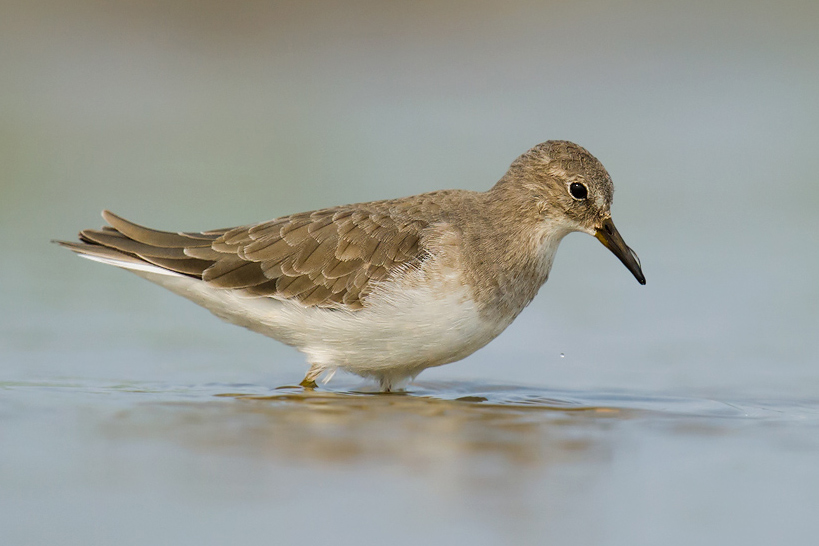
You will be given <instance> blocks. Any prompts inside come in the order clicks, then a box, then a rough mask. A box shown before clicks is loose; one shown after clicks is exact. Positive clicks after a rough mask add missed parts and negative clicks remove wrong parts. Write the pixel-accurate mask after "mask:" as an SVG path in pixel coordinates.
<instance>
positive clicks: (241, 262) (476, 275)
mask: <svg viewBox="0 0 819 546" xmlns="http://www.w3.org/2000/svg"><path fill="white" fill-rule="evenodd" d="M613 192H614V185H613V183H612V180H611V177H610V175H609V173H608V172H607V171H606V169H605V168H604V167H603V165H602V164H601V163H600V161H598V160H597V159H596V158H595V157H594V156H592V155H591V154H590V153H589V152H588V151H587V150H586V149H585V148H582V147H581V146H579V145H577V144H575V143H573V142H569V141H565V140H549V141H546V142H543V143H541V144H538V145H537V146H534V147H533V148H531V149H530V150H528V151H526V152H525V153H524V154H522V155H521V156H520V157H518V158H517V159H516V160H515V161H514V162H513V163H512V164H511V166H510V167H509V169H508V171H507V172H506V173H505V174H504V175H503V177H501V179H500V180H499V181H498V182H497V183H496V184H495V185H494V186H493V187H491V188H490V189H488V190H486V191H469V190H457V189H456V190H441V191H433V192H430V193H423V194H420V195H414V196H410V197H402V198H397V199H388V200H381V201H371V202H365V203H355V204H350V205H342V206H336V207H331V208H324V209H320V210H315V211H309V212H301V213H297V214H291V215H289V216H282V217H280V218H276V219H273V220H269V221H264V222H261V223H255V224H249V225H243V226H239V227H234V228H225V229H214V230H210V231H202V232H169V231H160V230H156V229H151V228H147V227H143V226H141V225H138V224H135V223H133V222H130V221H128V220H125V219H123V218H121V217H119V216H117V215H115V214H113V213H111V212H108V211H103V213H102V216H103V219H104V220H105V221H106V222H107V225H106V226H104V227H102V228H101V229H84V230H82V231H81V232H80V233H79V240H78V241H73V242H71V241H61V240H57V241H54V242H55V243H58V244H60V245H62V246H63V247H65V248H67V249H69V250H72V251H73V252H75V253H77V254H79V255H80V256H82V257H84V258H88V259H90V260H94V261H97V262H102V263H104V264H109V265H113V266H117V267H120V268H123V269H126V270H129V271H131V272H133V273H135V274H137V275H139V276H140V277H143V278H145V279H147V280H149V281H151V282H153V283H156V284H158V285H160V286H162V287H164V288H166V289H168V290H170V291H172V292H174V293H176V294H178V295H180V296H183V297H185V298H187V299H189V300H191V301H193V302H195V303H197V304H199V305H201V306H203V307H205V308H206V309H208V310H209V311H211V312H212V313H213V314H215V315H216V316H218V317H220V318H222V319H224V320H226V321H228V322H230V323H233V324H236V325H239V326H243V327H245V328H248V329H250V330H253V331H255V332H258V333H261V334H264V335H266V336H269V337H271V338H274V339H276V340H278V341H280V342H283V343H285V344H287V345H290V346H292V347H295V348H296V349H298V350H299V351H301V352H302V353H304V354H305V355H306V358H307V362H308V363H309V365H310V368H309V370H308V371H307V374H306V375H305V377H304V380H303V381H302V382H301V386H303V387H305V388H307V389H313V388H316V387H317V383H316V382H317V380H320V379H321V378H322V375H323V376H324V379H325V380H329V378H330V377H332V375H333V374H334V373H335V372H336V371H337V370H339V369H342V370H345V371H347V372H351V373H353V374H356V375H359V376H361V377H363V378H367V379H372V380H375V381H377V382H378V384H379V387H380V390H381V391H383V392H390V391H392V390H397V389H401V388H403V387H404V386H405V385H406V384H407V383H408V382H410V381H412V380H413V379H414V378H415V377H416V376H417V375H418V374H419V373H421V372H422V371H423V370H424V369H426V368H430V367H434V366H441V365H444V364H448V363H451V362H454V361H457V360H460V359H463V358H464V357H466V356H468V355H470V354H472V353H473V352H475V351H477V350H478V349H480V348H481V347H483V346H485V345H486V344H487V343H489V342H490V341H491V340H493V339H494V338H495V337H497V336H498V335H499V334H500V333H501V332H503V330H504V329H506V327H507V326H509V325H510V324H511V323H512V321H513V320H514V319H515V318H516V317H517V316H518V315H519V314H520V312H521V311H522V310H523V309H524V308H525V307H526V306H527V305H528V304H529V303H530V302H531V301H532V300H533V299H534V297H535V295H536V294H537V292H538V290H539V289H540V288H541V286H542V285H543V284H544V283H545V282H546V280H547V278H548V276H549V272H550V270H551V268H552V263H553V261H554V257H555V252H556V251H557V248H558V245H559V244H560V242H561V240H562V239H563V238H564V237H565V236H566V235H568V234H569V233H571V232H584V233H587V234H590V235H592V236H594V237H596V238H597V239H598V240H600V242H602V244H603V245H604V246H605V247H606V248H608V249H609V250H610V251H611V252H612V253H613V254H614V255H615V256H616V257H617V258H618V259H619V260H620V261H621V262H622V263H623V265H625V267H626V268H627V269H628V270H629V271H630V272H631V273H632V274H633V275H634V277H635V278H636V279H637V281H638V282H639V283H640V284H645V282H646V280H645V276H644V275H643V271H642V266H641V264H640V261H639V259H638V257H637V254H636V253H635V252H634V251H633V250H631V248H629V247H628V246H627V245H626V243H625V242H624V240H623V238H622V236H621V235H620V233H619V232H618V231H617V229H616V228H615V226H614V223H613V221H612V218H611V204H612V195H613Z"/></svg>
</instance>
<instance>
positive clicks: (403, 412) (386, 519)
mask: <svg viewBox="0 0 819 546" xmlns="http://www.w3.org/2000/svg"><path fill="white" fill-rule="evenodd" d="M817 21H819V3H816V2H799V1H796V0H793V1H791V0H783V1H780V2H776V3H770V2H755V1H734V0H720V1H716V2H708V3H698V2H693V3H680V2H678V3H667V2H666V3H663V2H659V3H658V2H648V1H640V0H638V1H636V2H631V3H628V4H623V3H611V2H604V1H597V0H590V1H588V2H529V1H527V0H508V1H504V2H483V3H475V2H463V1H461V0H442V1H439V2H411V3H404V4H400V5H399V4H390V3H383V2H374V1H373V2H370V1H369V0H364V1H362V2H351V3H344V4H339V3H332V2H324V1H321V0H311V1H295V0H294V1H290V0H282V1H280V2H241V1H238V2H231V3H229V4H228V3H224V2H199V3H196V5H195V6H194V5H193V3H190V2H186V1H185V0H168V1H166V2H162V3H153V4H152V3H145V2H119V3H108V4H106V5H105V6H102V4H101V3H99V2H93V1H91V0H65V1H61V2H55V1H52V0H41V1H40V0H38V1H27V2H22V1H21V2H15V1H11V2H6V3H5V4H4V5H3V8H2V16H0V73H2V74H3V92H2V93H0V165H2V169H0V251H1V252H2V263H0V543H2V544H3V546H5V545H6V544H13V545H18V544H21V545H28V544H32V545H40V544H60V545H62V544H69V545H70V544H77V545H88V544H94V545H96V544H99V545H109V544H117V545H119V544H123V545H128V544H152V543H155V544H200V545H203V544H226V543H227V544H233V543H250V542H253V543H262V542H263V543H266V544H267V543H269V544H293V543H302V542H306V541H310V542H315V543H333V544H383V543H386V544H441V543H449V544H476V545H482V544H487V545H488V544H571V545H595V546H598V545H606V546H608V545H623V546H641V545H646V546H649V545H650V546H656V545H663V546H668V545H670V546H675V545H685V546H689V545H692V544H696V545H720V546H722V545H733V544H744V545H754V546H755V545H759V546H763V545H764V546H768V545H770V544H788V545H801V544H811V545H812V544H815V543H816V537H817V536H819V520H817V517H816V514H817V513H819V464H817V461H819V336H817V335H816V332H817V331H819V283H817V282H816V280H817V279H819V253H817V252H816V249H817V248H819V231H817V230H816V229H815V227H814V226H813V224H814V221H815V216H816V210H817V203H819V184H817V183H816V173H818V172H819V154H817V153H816V143H817V142H819V102H817V101H816V96H817V89H819V71H817V70H816V66H819V33H817V32H816V28H817V23H816V22H817ZM552 138H559V139H563V138H567V139H571V140H574V141H576V142H578V143H579V144H581V145H583V146H585V147H586V148H588V149H589V150H590V151H591V152H592V153H593V154H594V155H596V156H597V157H598V158H599V159H600V160H601V161H602V162H603V164H604V165H606V167H607V169H608V170H609V171H610V173H611V175H612V177H613V180H614V182H615V185H616V187H617V191H616V194H615V201H614V206H613V215H614V220H615V222H616V224H617V226H618V229H619V230H620V232H621V233H622V234H623V236H624V238H625V240H626V241H627V242H628V244H629V245H630V246H631V247H633V248H634V249H635V250H636V251H637V253H638V254H639V256H640V258H641V260H642V263H643V267H644V271H645V274H646V277H647V280H648V284H647V285H646V286H644V287H643V286H639V285H638V284H637V283H636V282H635V280H634V279H633V278H632V277H631V276H630V275H629V273H628V272H627V271H626V270H625V269H624V268H623V267H622V265H621V264H620V263H619V262H618V261H617V260H616V259H615V258H614V257H613V256H611V255H610V254H609V253H608V252H607V251H606V250H605V249H604V248H603V247H601V246H600V244H599V243H598V242H597V241H595V240H594V239H593V238H591V237H587V236H585V235H571V236H569V237H567V238H566V239H565V241H564V242H563V243H562V244H561V248H560V250H559V251H558V253H557V258H556V262H555V267H554V269H553V271H552V273H551V275H550V279H549V282H548V283H547V284H546V286H545V287H544V288H543V289H542V290H541V293H540V294H539V295H538V296H537V298H536V299H535V301H534V302H533V303H532V305H531V306H530V307H528V308H527V309H526V310H525V311H524V312H523V313H522V314H521V316H520V317H518V319H517V320H516V321H515V322H514V323H513V324H512V325H511V326H510V327H509V328H508V329H507V330H506V331H505V332H504V333H503V334H502V335H501V336H500V337H498V338H497V339H496V340H494V341H493V342H491V343H490V344H489V345H488V346H487V347H485V348H484V349H482V350H480V351H478V352H477V353H475V354H474V355H472V356H470V357H468V358H466V359H465V360H463V361H462V362H458V363H453V364H450V365H447V366H443V367H440V368H436V369H430V370H427V371H425V372H424V373H423V374H421V375H420V377H419V378H418V380H417V381H416V382H414V383H412V384H411V385H410V386H409V388H408V391H407V392H406V393H398V394H390V395H381V394H377V393H375V392H373V387H372V385H370V384H368V383H366V382H363V381H359V380H357V379H356V378H352V377H350V376H345V375H343V374H339V375H338V376H337V377H336V378H335V379H334V380H333V381H332V382H330V383H329V384H328V385H323V386H321V388H319V389H318V390H316V391H313V392H305V391H303V390H302V389H300V388H298V387H294V386H293V385H295V384H296V383H298V381H300V380H301V378H302V377H303V374H304V373H305V371H306V366H305V363H304V358H303V357H302V356H301V355H300V354H298V353H296V352H295V351H293V350H291V349H289V348H287V347H284V346H282V345H281V344H278V343H276V342H273V341H271V340H268V339H265V338H262V337H261V336H257V335H254V334H252V333H250V332H246V331H244V330H241V329H238V328H235V327H233V326H230V325H227V324H224V323H222V322H220V321H218V320H216V319H214V318H213V317H212V316H210V315H209V314H208V313H207V312H205V311H203V310H202V309H199V308H197V307H195V306H194V305H192V304H190V303H189V302H186V301H184V300H182V299H180V298H178V297H176V296H174V295H172V294H170V293H167V292H164V291H162V290H161V289H159V288H158V287H156V286H152V285H150V284H149V283H147V282H145V281H143V280H141V279H138V278H136V277H135V276H133V275H130V274H127V273H124V272H121V271H117V270H114V269H112V268H106V267H103V266H102V265H100V264H94V263H90V262H87V261H83V260H80V259H78V258H76V257H75V256H73V255H72V254H70V253H69V252H67V251H65V250H63V249H60V248H58V247H57V246H56V245H52V244H50V243H49V242H48V241H49V240H51V239H54V238H71V237H73V236H74V234H75V233H76V232H77V230H79V229H81V228H85V227H96V226H99V225H100V224H101V221H100V219H99V216H98V214H99V211H100V210H101V209H103V208H108V209H111V210H113V211H114V212H116V213H119V214H122V215H123V216H125V217H126V218H129V219H133V220H134V221H137V222H140V223H144V224H147V225H151V226H155V227H158V228H162V229H170V230H183V231H184V230H191V231H193V230H200V229H211V228H217V227H223V226H230V225H240V224H246V223H250V222H256V221H261V220H266V219H269V218H273V217H276V216H279V215H283V214H289V213H293V212H296V211H303V210H311V209H315V208H319V207H324V206H332V205H338V204H341V203H349V202H358V201H366V200H371V199H380V198H390V197H398V196H403V195H410V194H415V193H421V192H424V191H431V190H435V189H441V188H454V187H457V188H465V189H473V190H484V189H487V188H488V187H490V186H491V185H492V184H493V183H494V182H495V181H496V180H497V179H498V177H500V176H501V175H502V174H503V172H504V170H505V169H506V166H507V165H508V164H509V163H510V162H511V161H512V160H513V159H514V158H515V157H516V156H517V155H518V154H520V153H521V152H523V151H524V150H526V149H527V148H528V147H530V146H532V145H534V144H536V143H537V142H541V141H543V140H546V139H552Z"/></svg>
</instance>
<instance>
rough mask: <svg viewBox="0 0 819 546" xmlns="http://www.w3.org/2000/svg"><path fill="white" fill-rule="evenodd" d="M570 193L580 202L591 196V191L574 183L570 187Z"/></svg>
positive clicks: (578, 183)
mask: <svg viewBox="0 0 819 546" xmlns="http://www.w3.org/2000/svg"><path fill="white" fill-rule="evenodd" d="M569 193H570V194H572V197H574V198H575V199H579V200H580V201H582V200H583V199H585V198H586V197H588V196H589V190H587V189H586V186H584V185H583V184H581V183H580V182H572V183H571V184H570V185H569Z"/></svg>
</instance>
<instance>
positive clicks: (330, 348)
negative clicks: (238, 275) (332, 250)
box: [84, 255, 513, 386]
mask: <svg viewBox="0 0 819 546" xmlns="http://www.w3.org/2000/svg"><path fill="white" fill-rule="evenodd" d="M84 257H87V258H89V259H93V260H95V261H99V262H102V263H108V264H110V265H115V266H118V267H122V268H125V269H129V270H131V271H133V272H134V273H136V274H137V275H139V276H140V277H143V278H145V279H147V280H149V281H151V282H154V283H156V284H158V285H160V286H162V287H164V288H167V289H169V290H171V291H172V292H174V293H176V294H179V295H180V296H183V297H185V298H187V299H189V300H191V301H193V302H195V303H197V304H199V305H202V306H203V307H205V308H207V309H208V310H210V311H211V312H212V313H214V314H215V315H217V316H219V317H220V318H222V319H224V320H227V321H228V322H231V323H233V324H237V325H239V326H244V327H246V328H249V329H250V330H253V331H256V332H259V333H261V334H264V335H266V336H269V337H272V338H274V339H277V340H279V341H281V342H283V343H286V344H288V345H291V346H293V347H296V348H297V349H299V350H300V351H302V352H303V353H305V354H306V355H307V359H308V361H309V362H310V363H311V364H312V365H314V366H315V367H317V368H318V369H321V370H324V371H330V372H331V373H332V372H334V371H335V370H336V369H338V368H341V369H344V370H347V371H349V372H352V373H355V374H358V375H361V376H365V377H373V378H375V379H378V380H380V381H381V383H382V385H384V384H387V385H392V386H396V385H399V384H400V383H401V382H403V381H405V380H407V379H411V378H413V377H415V376H416V375H418V374H419V373H420V372H421V371H422V370H424V369H425V368H429V367H432V366H440V365H442V364H447V363H449V362H454V361H456V360H460V359H462V358H464V357H465V356H467V355H469V354H471V353H473V352H475V351H476V350H478V349H480V348H481V347H483V346H484V345H486V344H487V343H489V342H490V341H491V340H492V339H494V338H495V337H496V336H497V335H498V334H500V333H501V332H502V331H503V330H504V329H505V328H506V327H507V326H508V325H509V323H510V322H511V319H512V318H513V317H510V320H509V321H502V322H496V321H488V320H486V319H484V318H482V317H481V316H480V314H479V312H478V308H477V305H476V304H475V302H474V301H473V300H472V295H471V292H470V290H469V289H468V287H467V286H465V285H464V284H463V282H462V279H461V277H460V274H459V273H458V272H457V271H455V270H451V269H450V270H448V271H447V272H446V273H445V274H443V275H442V274H441V271H440V270H439V271H438V274H437V275H434V276H433V277H429V276H427V275H426V273H425V272H424V271H418V270H409V271H407V272H405V274H404V275H400V276H399V278H397V279H395V280H390V281H389V282H386V283H381V284H380V285H379V286H378V287H377V288H376V289H375V290H374V291H373V292H372V293H371V294H370V295H369V297H368V299H367V302H366V306H365V308H363V309H360V310H356V311H347V310H331V309H322V308H318V307H306V306H304V305H301V304H300V303H298V302H296V301H292V300H281V299H277V298H273V297H258V296H255V297H254V296H250V295H248V294H247V293H246V292H244V291H241V290H231V289H222V288H214V287H212V286H210V285H208V284H207V283H205V282H203V281H201V280H199V279H195V278H192V277H189V276H186V275H180V274H177V273H174V272H170V271H167V270H165V269H163V268H161V267H158V266H153V265H150V264H144V263H133V262H128V261H124V260H123V261H119V260H114V259H108V258H104V257H96V256H88V255H84ZM427 264H429V262H427Z"/></svg>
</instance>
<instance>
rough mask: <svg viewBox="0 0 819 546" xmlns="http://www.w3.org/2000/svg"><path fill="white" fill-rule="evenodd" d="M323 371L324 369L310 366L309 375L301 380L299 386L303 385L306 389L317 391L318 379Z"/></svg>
mask: <svg viewBox="0 0 819 546" xmlns="http://www.w3.org/2000/svg"><path fill="white" fill-rule="evenodd" d="M323 371H324V368H320V367H318V366H316V365H315V364H313V365H312V366H310V369H309V370H308V371H307V375H305V376H304V379H302V380H301V383H299V385H301V386H302V387H304V388H305V389H311V390H312V389H315V388H316V386H317V385H316V379H318V376H320V375H321V372H323Z"/></svg>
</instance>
